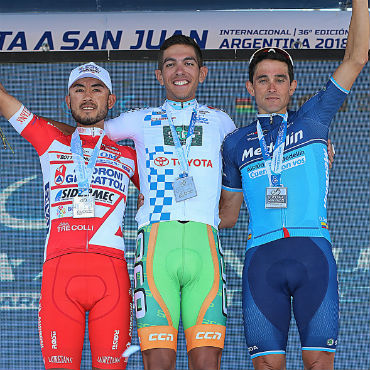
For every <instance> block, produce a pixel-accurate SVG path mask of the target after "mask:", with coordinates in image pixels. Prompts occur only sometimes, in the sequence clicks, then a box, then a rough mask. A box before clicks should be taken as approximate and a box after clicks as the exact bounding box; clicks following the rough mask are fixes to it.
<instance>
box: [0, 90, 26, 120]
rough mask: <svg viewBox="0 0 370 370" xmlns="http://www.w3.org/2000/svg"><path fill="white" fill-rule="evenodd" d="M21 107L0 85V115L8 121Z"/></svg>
mask: <svg viewBox="0 0 370 370" xmlns="http://www.w3.org/2000/svg"><path fill="white" fill-rule="evenodd" d="M21 106H22V103H21V102H20V101H18V100H17V99H16V98H15V97H14V96H12V95H10V94H9V93H8V92H7V91H6V90H5V88H4V86H3V85H2V84H1V83H0V114H1V115H2V116H4V117H5V118H6V119H7V120H8V119H9V118H10V117H12V116H13V115H14V114H15V113H17V112H18V111H19V109H20V107H21Z"/></svg>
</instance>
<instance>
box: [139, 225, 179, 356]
mask: <svg viewBox="0 0 370 370" xmlns="http://www.w3.org/2000/svg"><path fill="white" fill-rule="evenodd" d="M181 232H182V230H181V224H180V223H178V222H177V221H168V222H160V223H155V224H152V225H148V226H144V227H143V228H141V229H140V230H139V232H138V240H137V250H136V258H135V267H134V283H135V290H134V303H135V314H136V321H137V327H138V335H139V339H140V346H141V349H142V350H143V351H144V350H150V349H154V348H168V349H172V350H175V351H176V347H177V331H178V325H179V317H180V285H179V281H178V266H179V263H181V248H179V246H180V245H181V241H182V238H181Z"/></svg>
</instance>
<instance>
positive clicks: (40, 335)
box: [38, 296, 44, 348]
mask: <svg viewBox="0 0 370 370" xmlns="http://www.w3.org/2000/svg"><path fill="white" fill-rule="evenodd" d="M40 300H41V296H40ZM40 311H41V303H39V318H38V330H39V338H40V347H41V348H44V338H43V336H42V325H41V317H40Z"/></svg>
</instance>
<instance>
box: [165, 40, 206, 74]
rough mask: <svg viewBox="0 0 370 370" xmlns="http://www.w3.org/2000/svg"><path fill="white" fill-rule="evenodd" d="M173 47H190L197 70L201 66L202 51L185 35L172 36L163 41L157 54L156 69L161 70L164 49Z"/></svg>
mask: <svg viewBox="0 0 370 370" xmlns="http://www.w3.org/2000/svg"><path fill="white" fill-rule="evenodd" d="M173 45H189V46H192V47H193V49H194V51H195V55H196V57H197V63H198V66H199V68H200V67H202V65H203V56H202V51H201V50H200V47H199V45H198V44H197V43H196V42H195V41H194V40H193V39H192V38H191V37H189V36H185V35H173V36H171V37H169V38H168V39H166V40H164V41H163V44H162V45H161V47H160V49H159V50H160V51H159V54H158V69H162V67H163V53H164V51H165V50H166V49H168V48H169V47H170V46H173Z"/></svg>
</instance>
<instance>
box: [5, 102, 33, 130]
mask: <svg viewBox="0 0 370 370" xmlns="http://www.w3.org/2000/svg"><path fill="white" fill-rule="evenodd" d="M32 118H33V114H32V113H31V112H30V111H29V110H28V109H27V108H26V107H25V106H24V105H23V104H22V106H21V107H20V108H19V110H18V111H17V112H16V113H14V114H13V115H12V116H11V117H10V118H9V120H8V121H9V122H10V124H11V125H12V126H13V127H14V128H15V129H16V130H17V131H18V132H19V133H21V132H22V131H23V130H24V129H25V128H26V126H27V125H28V124H29V123H30V122H31V120H32Z"/></svg>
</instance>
